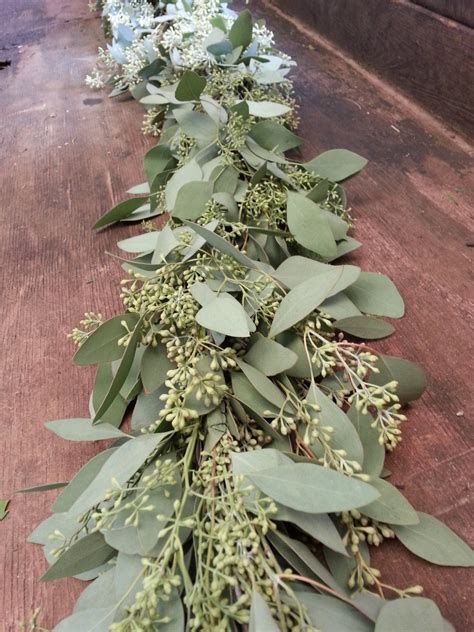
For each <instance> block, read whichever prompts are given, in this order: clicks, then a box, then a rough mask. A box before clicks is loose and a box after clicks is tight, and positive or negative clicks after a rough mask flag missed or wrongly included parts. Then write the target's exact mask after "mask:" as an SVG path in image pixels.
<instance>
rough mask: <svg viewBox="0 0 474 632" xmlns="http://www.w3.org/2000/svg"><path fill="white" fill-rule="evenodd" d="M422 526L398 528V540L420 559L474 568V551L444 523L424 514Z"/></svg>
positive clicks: (421, 515) (421, 513)
mask: <svg viewBox="0 0 474 632" xmlns="http://www.w3.org/2000/svg"><path fill="white" fill-rule="evenodd" d="M418 520H419V522H418V524H413V525H409V526H399V525H394V526H393V530H394V531H395V535H396V536H397V538H398V539H399V540H400V541H401V542H402V544H404V545H405V546H406V547H407V549H408V550H409V551H411V552H412V553H414V554H415V555H418V557H421V558H423V559H424V560H428V562H431V563H432V564H439V565H440V566H468V567H469V566H474V552H473V551H472V549H471V548H470V547H469V546H468V545H467V544H466V543H465V542H464V541H463V540H461V538H460V537H459V536H458V535H456V534H455V533H454V531H451V529H450V528H449V527H447V526H446V525H445V524H444V523H442V522H441V521H440V520H438V519H437V518H435V517H434V516H430V515H428V514H426V513H423V512H421V511H419V512H418Z"/></svg>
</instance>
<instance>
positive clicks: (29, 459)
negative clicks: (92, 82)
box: [0, 0, 474, 632]
mask: <svg viewBox="0 0 474 632" xmlns="http://www.w3.org/2000/svg"><path fill="white" fill-rule="evenodd" d="M257 8H258V7H257ZM266 14H267V16H270V17H271V19H270V25H271V26H273V27H274V28H275V31H276V39H277V41H278V42H279V43H280V45H281V47H282V48H283V49H284V50H286V51H288V52H289V53H291V54H292V55H294V57H295V58H296V59H297V60H298V62H299V70H298V71H297V73H296V77H297V90H298V95H299V99H300V102H301V106H302V107H301V116H302V128H301V134H302V136H303V137H304V138H305V139H306V140H307V147H306V149H305V155H306V156H308V157H310V156H311V155H312V154H314V153H316V152H318V151H321V150H324V149H328V148H331V147H347V148H349V149H353V150H355V151H358V152H360V153H361V154H363V155H366V156H367V157H368V158H369V159H370V160H371V163H370V165H369V167H368V168H367V170H366V171H365V172H364V173H363V174H362V175H361V176H360V177H358V178H356V179H354V180H353V181H351V182H350V183H349V184H348V186H347V189H348V192H349V196H350V202H351V204H352V206H353V208H354V211H353V214H354V216H355V217H356V218H357V225H356V231H355V236H356V237H359V238H360V240H361V241H362V242H363V243H364V244H366V245H365V247H364V248H363V249H362V250H361V252H360V254H358V255H357V257H355V258H354V260H355V261H357V262H358V263H360V264H361V265H362V266H363V268H364V269H373V270H379V271H381V272H385V273H387V274H389V275H390V276H391V277H392V278H393V280H394V281H395V282H396V283H397V285H398V286H399V287H400V289H401V291H402V293H403V294H404V297H405V300H406V304H407V316H406V317H405V318H404V319H403V320H402V321H400V322H399V323H398V327H397V334H396V335H395V336H394V337H393V338H391V339H389V340H388V341H385V342H383V343H380V344H377V348H379V349H381V350H385V351H388V352H391V353H393V354H400V355H403V356H406V357H407V358H411V359H413V360H417V361H419V362H420V363H422V364H423V365H424V366H425V368H426V371H427V374H428V378H429V388H428V391H427V393H426V394H425V395H424V397H423V399H422V400H421V401H420V402H419V403H417V404H415V405H414V406H413V407H412V410H411V411H410V421H409V422H408V423H407V424H406V428H405V440H404V442H403V445H402V446H401V448H400V449H399V450H398V451H397V452H396V454H395V455H394V456H393V457H391V458H390V465H389V467H390V468H391V469H392V470H393V477H392V479H391V480H393V481H394V482H395V483H396V484H397V485H399V486H401V487H403V488H404V493H405V494H406V495H407V497H408V498H409V499H410V500H411V501H412V502H413V503H414V504H415V506H416V507H417V508H419V509H421V510H425V511H428V512H431V513H433V514H434V515H437V516H438V517H440V518H442V519H443V520H444V521H446V523H447V524H449V525H450V526H451V527H452V528H453V529H455V531H457V532H458V533H459V534H460V535H461V536H463V537H464V538H466V539H468V540H469V538H471V543H472V534H471V533H470V524H471V522H472V502H471V498H470V496H469V480H470V474H471V472H472V460H471V458H470V449H471V446H472V431H471V429H470V425H469V415H470V414H471V413H472V388H471V380H470V376H469V373H468V368H469V366H470V364H471V358H472V348H470V347H471V346H472V345H471V343H470V327H471V325H472V314H473V309H472V302H469V297H470V290H471V286H470V285H469V271H470V267H469V266H470V258H471V256H472V248H469V247H468V246H467V243H472V241H473V236H472V232H470V230H471V229H470V224H469V222H470V220H471V211H470V206H469V202H470V199H472V193H473V191H474V180H473V178H472V175H470V174H469V169H470V167H471V166H472V162H471V160H472V155H471V154H470V152H469V150H468V148H466V146H465V145H464V144H462V143H461V142H460V141H458V140H457V139H453V138H450V136H449V135H448V134H447V133H446V132H445V131H444V130H443V129H441V128H439V127H437V126H435V125H432V122H431V121H430V120H429V119H426V118H424V117H422V116H421V115H420V116H418V114H417V111H416V110H413V109H412V108H411V107H410V106H409V104H406V103H405V102H402V101H397V100H394V98H393V96H392V94H391V93H388V92H385V91H383V90H382V89H380V88H378V87H377V86H376V84H372V83H371V82H370V80H369V79H370V78H368V76H367V75H366V74H364V73H362V72H359V71H357V70H356V69H354V68H353V66H351V65H348V64H346V63H345V62H344V60H343V59H341V58H340V56H338V55H337V54H334V53H333V52H330V51H328V50H327V49H325V48H323V47H321V46H320V45H319V43H318V42H317V41H316V40H314V39H312V38H310V37H308V36H307V35H305V34H304V33H302V32H301V31H297V30H296V29H295V27H294V26H293V25H291V24H289V23H287V22H286V21H283V20H281V19H280V18H279V17H278V15H276V14H275V13H274V12H273V13H271V12H270V10H269V9H267V11H266ZM260 15H262V13H260ZM0 18H1V20H0V33H1V39H2V43H1V45H2V46H3V47H5V48H4V50H3V51H2V52H3V54H4V55H5V56H6V57H8V58H9V59H11V62H12V63H11V66H10V67H7V68H5V69H4V70H1V71H0V88H1V90H0V107H1V111H2V119H1V121H2V122H1V127H2V130H1V145H0V186H1V191H2V203H1V207H2V223H1V230H0V239H1V252H2V266H1V269H0V277H1V279H2V281H1V289H2V316H3V319H2V322H3V362H2V385H3V397H4V404H3V407H2V420H1V430H2V441H1V443H0V459H1V468H2V472H1V479H0V480H1V488H0V497H2V498H5V497H8V496H9V495H10V494H12V492H13V491H14V490H15V489H18V488H21V487H23V486H27V485H32V484H35V483H41V482H45V481H59V480H68V479H69V478H70V477H71V476H72V475H74V473H75V472H76V471H77V470H78V468H79V467H80V466H81V465H82V464H83V463H84V462H85V461H86V460H87V459H88V458H90V457H91V456H92V455H93V454H94V453H95V452H96V450H97V446H93V445H91V444H76V443H74V444H73V443H68V442H66V441H63V440H61V439H59V438H57V437H55V436H54V435H52V434H51V433H50V432H47V431H46V430H45V429H44V428H43V425H42V422H43V421H45V420H52V419H61V418H67V417H82V416H86V415H87V410H88V408H87V402H88V394H89V390H90V387H91V382H92V376H93V371H92V370H90V369H87V368H78V367H74V366H73V365H72V362H71V356H72V351H73V350H72V346H71V344H70V343H69V342H68V341H67V339H66V337H65V335H66V333H67V332H68V331H69V330H70V329H71V328H72V327H73V326H74V325H75V324H76V323H77V321H78V320H79V319H80V318H81V316H82V314H83V312H84V311H86V310H89V309H92V310H101V311H102V313H103V314H104V315H105V316H111V315H113V314H114V313H115V310H116V309H117V308H118V307H119V299H118V281H119V279H120V278H121V276H122V273H121V270H120V268H119V267H118V266H117V264H116V262H114V261H113V260H112V259H110V258H109V257H107V256H106V255H105V254H104V251H106V250H112V251H114V252H115V242H116V241H117V240H118V239H120V238H123V237H124V236H127V235H130V234H133V233H134V232H136V230H137V229H136V228H131V227H125V226H123V225H122V226H121V227H119V228H114V229H111V230H106V231H104V232H102V233H99V234H93V233H92V231H91V229H90V227H91V224H92V222H93V221H94V219H96V218H97V217H98V216H99V215H100V214H101V213H102V212H104V211H105V210H107V209H108V208H109V207H110V206H111V205H112V204H114V203H116V202H118V201H120V200H121V199H122V198H123V197H125V192H126V189H127V188H128V187H129V186H131V185H133V184H136V183H138V182H141V181H142V180H143V174H142V170H141V160H142V157H143V154H144V152H145V149H146V148H147V147H149V146H151V145H152V144H153V139H150V138H145V137H143V136H142V135H141V133H140V126H141V108H140V107H139V106H138V105H137V104H134V103H130V102H126V103H122V102H120V101H117V100H111V99H108V98H107V97H106V96H105V94H103V93H91V92H90V91H89V90H88V89H87V88H86V87H85V86H84V83H83V77H84V75H85V73H86V72H87V71H88V70H89V69H90V67H91V66H92V64H93V63H94V59H95V52H96V47H97V45H99V44H101V43H102V41H103V40H102V36H101V34H100V24H99V21H98V20H97V19H95V18H92V17H91V16H90V15H89V13H88V11H87V3H86V2H85V1H83V0H75V1H74V2H72V3H67V2H65V0H38V1H37V2H35V3H33V2H32V1H31V0H21V1H18V0H6V2H4V4H3V5H2V7H1V8H0ZM19 45H21V46H22V48H21V49H18V48H17V47H18V46H19ZM20 51H21V52H20ZM374 86H375V87H374ZM461 413H462V414H461ZM55 494H56V492H49V493H47V494H34V495H28V496H26V495H22V496H14V497H13V500H12V502H11V505H10V511H9V514H8V516H7V517H6V518H5V520H4V521H2V522H0V535H1V538H0V564H1V567H2V569H3V572H2V574H1V576H0V630H2V632H3V631H4V632H16V631H17V630H19V629H20V628H19V622H20V621H22V620H25V619H26V618H27V617H28V616H29V615H31V613H32V612H33V610H34V609H35V608H37V607H39V606H41V607H42V608H43V611H44V616H43V618H42V619H41V621H42V624H43V625H44V626H45V627H52V626H53V625H54V624H55V623H57V621H58V620H59V619H60V618H61V617H64V616H65V615H67V614H68V613H69V612H70V611H71V608H72V606H73V604H74V601H75V599H76V598H77V595H78V594H79V592H80V590H81V589H82V588H83V586H84V584H83V583H81V582H78V581H75V580H61V581H57V582H52V583H48V584H40V583H38V579H39V577H40V575H41V574H42V573H43V572H44V570H45V562H44V559H43V556H42V552H41V550H40V547H37V546H34V545H30V544H27V543H26V538H27V535H28V534H29V533H30V532H31V530H32V529H33V528H34V527H35V526H36V525H37V524H38V523H39V522H40V521H41V520H42V519H43V518H45V517H46V516H47V515H48V510H49V506H50V504H51V502H52V499H53V498H54V496H55ZM374 558H375V561H376V562H377V563H378V564H381V563H382V561H383V564H384V566H385V567H387V569H388V572H387V575H386V579H387V580H388V581H396V582H399V583H400V584H402V585H408V584H413V583H418V582H421V583H422V584H424V585H425V587H426V592H427V595H428V596H429V597H432V598H434V599H436V600H437V602H438V603H439V605H440V607H441V609H442V611H443V614H444V615H445V616H446V617H447V618H449V619H450V620H451V621H452V622H453V623H454V624H455V625H456V629H457V630H458V631H459V630H461V631H464V630H465V631H466V632H467V631H468V630H471V629H472V627H473V621H472V618H471V615H470V603H471V602H472V592H471V591H470V588H469V577H470V576H469V573H468V571H466V570H465V569H443V568H438V567H433V566H430V565H429V564H425V563H424V562H421V561H418V560H417V559H415V558H414V557H413V556H412V555H410V554H409V553H407V552H405V551H403V550H402V547H400V546H397V545H396V544H394V543H390V544H388V545H387V546H384V547H383V550H382V551H380V552H377V554H376V555H374ZM78 632H79V631H78Z"/></svg>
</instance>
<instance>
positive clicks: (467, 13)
mask: <svg viewBox="0 0 474 632" xmlns="http://www.w3.org/2000/svg"><path fill="white" fill-rule="evenodd" d="M412 2H415V3H416V4H419V5H421V6H422V7H425V8H426V9H431V11H434V12H435V13H439V15H444V16H445V17H447V18H451V19H452V20H456V22H461V24H465V25H466V26H470V27H471V28H473V27H474V3H473V2H472V0H412Z"/></svg>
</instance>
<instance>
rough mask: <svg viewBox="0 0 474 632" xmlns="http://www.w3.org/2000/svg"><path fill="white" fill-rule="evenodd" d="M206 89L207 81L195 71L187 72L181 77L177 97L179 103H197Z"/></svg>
mask: <svg viewBox="0 0 474 632" xmlns="http://www.w3.org/2000/svg"><path fill="white" fill-rule="evenodd" d="M205 87H206V80H205V79H204V77H202V76H201V75H198V74H197V73H196V72H194V70H185V71H184V73H183V74H182V75H181V79H180V80H179V83H178V86H177V88H176V92H175V96H176V98H177V100H178V101H197V100H198V99H199V97H200V96H201V94H202V91H203V90H204V88H205Z"/></svg>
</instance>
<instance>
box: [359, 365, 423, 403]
mask: <svg viewBox="0 0 474 632" xmlns="http://www.w3.org/2000/svg"><path fill="white" fill-rule="evenodd" d="M375 366H376V368H377V369H378V370H379V372H378V373H373V374H372V375H371V377H370V380H371V382H372V383H373V384H380V386H383V385H384V384H387V383H388V382H391V381H393V380H396V381H397V382H398V386H397V395H398V397H399V399H400V402H401V403H402V404H406V403H408V402H412V401H413V400H415V399H418V398H419V397H421V395H422V394H423V391H424V390H425V388H426V375H425V373H424V371H423V369H422V368H421V367H420V366H419V365H418V364H415V363H414V362H410V361H409V360H405V359H403V358H396V357H394V356H387V355H379V358H378V360H377V361H376V363H375Z"/></svg>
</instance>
